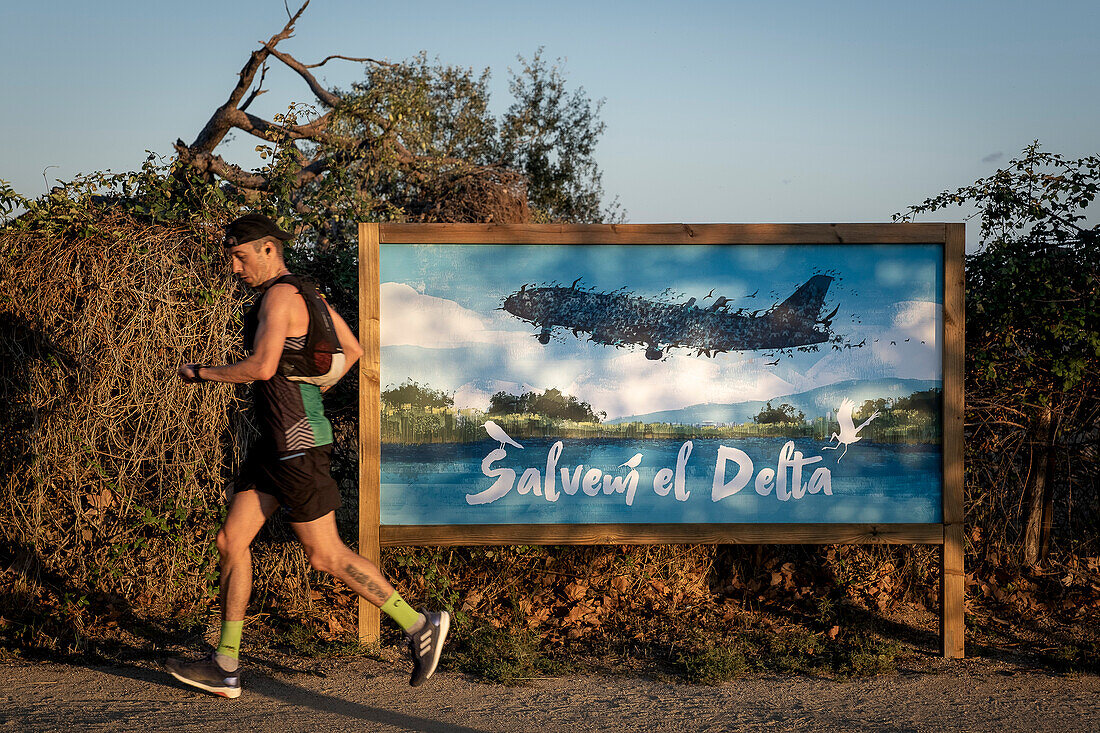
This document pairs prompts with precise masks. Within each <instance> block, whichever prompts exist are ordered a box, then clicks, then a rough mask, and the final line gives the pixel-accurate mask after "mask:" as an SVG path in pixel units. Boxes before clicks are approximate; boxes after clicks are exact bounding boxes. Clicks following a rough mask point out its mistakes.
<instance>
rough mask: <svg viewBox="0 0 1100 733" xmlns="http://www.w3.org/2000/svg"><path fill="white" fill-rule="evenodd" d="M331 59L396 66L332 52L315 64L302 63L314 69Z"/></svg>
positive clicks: (386, 62) (387, 62) (376, 60)
mask: <svg viewBox="0 0 1100 733" xmlns="http://www.w3.org/2000/svg"><path fill="white" fill-rule="evenodd" d="M333 59H343V60H344V61H359V62H363V63H369V64H378V65H379V66H390V67H393V66H397V64H393V63H390V62H389V61H379V60H378V59H372V58H366V57H364V58H353V57H352V56H341V55H339V54H333V55H332V56H328V57H326V58H325V60H324V61H319V62H318V63H316V64H304V66H305V68H307V69H316V68H317V67H318V66H324V65H325V64H327V63H328V62H329V61H332V60H333Z"/></svg>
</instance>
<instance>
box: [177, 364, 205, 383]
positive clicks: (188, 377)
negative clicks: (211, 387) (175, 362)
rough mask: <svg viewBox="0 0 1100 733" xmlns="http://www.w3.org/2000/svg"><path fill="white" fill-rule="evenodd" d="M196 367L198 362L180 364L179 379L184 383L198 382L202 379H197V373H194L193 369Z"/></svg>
mask: <svg viewBox="0 0 1100 733" xmlns="http://www.w3.org/2000/svg"><path fill="white" fill-rule="evenodd" d="M198 368H199V365H198V364H180V368H179V375H180V379H182V380H183V381H184V383H185V384H198V383H199V382H200V381H202V380H200V379H199V375H198V374H196V373H195V370H196V369H198Z"/></svg>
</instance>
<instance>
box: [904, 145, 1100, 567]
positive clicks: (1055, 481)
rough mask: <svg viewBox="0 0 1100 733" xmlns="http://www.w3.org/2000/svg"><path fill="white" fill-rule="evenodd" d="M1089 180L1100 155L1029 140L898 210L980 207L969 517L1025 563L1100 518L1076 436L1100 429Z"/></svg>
mask: <svg viewBox="0 0 1100 733" xmlns="http://www.w3.org/2000/svg"><path fill="white" fill-rule="evenodd" d="M1098 191H1100V156H1095V155H1093V156H1087V157H1083V158H1079V159H1075V160H1071V159H1067V158H1064V157H1063V156H1060V155H1057V154H1053V153H1048V152H1045V151H1043V150H1041V149H1040V147H1039V144H1038V143H1034V144H1032V145H1029V146H1028V147H1027V148H1025V149H1024V151H1023V153H1022V154H1021V155H1020V156H1019V157H1018V158H1016V159H1013V160H1012V161H1010V162H1009V164H1008V165H1007V166H1006V167H1005V168H1003V169H1001V170H998V171H997V172H996V173H994V174H993V175H992V176H990V177H988V178H984V179H981V180H979V181H976V182H975V183H974V184H973V185H970V186H965V187H963V188H959V189H957V190H954V191H945V192H943V193H941V194H939V195H938V196H935V197H932V198H929V199H927V200H926V201H924V202H923V203H922V204H919V205H917V206H913V207H911V208H910V209H909V211H908V212H906V213H905V214H904V215H900V214H899V215H897V217H896V218H902V219H908V218H911V217H913V216H914V215H917V214H922V213H928V212H933V211H938V210H940V209H943V208H946V207H949V206H953V205H962V204H970V205H976V206H977V207H978V210H979V213H980V216H981V226H980V230H979V239H980V244H981V249H980V250H979V251H977V252H976V253H974V254H972V255H969V256H968V257H967V258H966V277H967V283H966V395H967V410H968V415H967V420H966V422H967V426H968V431H967V443H966V446H967V451H968V453H967V464H966V465H967V480H968V483H967V492H968V493H967V506H968V510H969V515H968V524H971V525H978V526H979V527H980V528H981V529H982V530H983V531H982V532H981V537H982V541H983V543H985V545H986V546H985V548H984V552H983V554H985V555H986V556H987V557H990V556H993V557H998V556H1000V555H1001V554H1003V551H1004V550H1005V547H1004V544H1005V543H1007V544H1016V543H1018V545H1019V547H1020V549H1021V552H1022V557H1023V560H1024V562H1025V563H1026V564H1028V565H1034V564H1036V563H1037V562H1038V561H1039V560H1040V559H1041V558H1042V557H1043V556H1044V555H1046V554H1047V551H1048V548H1049V547H1050V546H1052V543H1054V544H1058V541H1059V540H1061V542H1062V543H1064V544H1063V545H1062V547H1063V549H1065V550H1066V551H1068V552H1073V551H1075V549H1076V546H1084V545H1087V544H1088V543H1089V542H1092V541H1094V538H1095V536H1096V532H1097V530H1098V529H1100V519H1098V514H1100V507H1098V506H1097V502H1098V500H1100V497H1097V494H1096V491H1095V486H1096V485H1097V480H1098V477H1100V469H1098V466H1097V456H1096V453H1095V450H1094V449H1093V450H1092V451H1091V452H1090V449H1089V447H1088V446H1089V445H1090V443H1091V442H1092V441H1094V438H1092V437H1090V436H1095V434H1096V431H1097V429H1098V428H1100V229H1098V228H1097V227H1093V228H1091V229H1090V228H1086V221H1087V219H1086V213H1085V209H1086V208H1087V207H1088V206H1089V204H1090V203H1092V201H1093V200H1094V199H1095V198H1096V195H1097V192H1098ZM1080 458H1084V460H1078V459H1080ZM1011 492H1018V494H1017V495H1016V496H1013V495H1012V493H1011ZM1057 497H1060V501H1059V500H1056V498H1057ZM1070 497H1078V499H1077V502H1078V508H1077V510H1076V511H1074V512H1071V511H1070V507H1071V499H1070ZM1017 507H1019V508H1017ZM1056 514H1057V516H1055V515H1056ZM1074 525H1076V526H1074ZM1059 526H1060V527H1061V531H1058V530H1059ZM1006 530H1007V531H1006Z"/></svg>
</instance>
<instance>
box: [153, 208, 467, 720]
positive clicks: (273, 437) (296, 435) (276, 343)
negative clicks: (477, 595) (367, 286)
mask: <svg viewBox="0 0 1100 733" xmlns="http://www.w3.org/2000/svg"><path fill="white" fill-rule="evenodd" d="M291 236H292V235H291V234H290V233H289V232H285V231H283V230H281V229H279V228H278V227H277V226H276V225H275V222H273V221H272V220H271V219H269V218H268V217H266V216H262V215H259V214H247V215H245V216H242V217H240V218H239V219H237V220H235V221H234V222H233V223H231V224H230V225H229V226H228V227H227V228H226V237H225V243H224V244H225V249H226V253H227V254H228V256H229V259H230V261H231V263H232V267H233V273H234V274H235V275H236V276H237V277H238V278H240V279H241V280H242V281H244V282H245V284H247V285H248V286H249V287H252V288H256V289H258V290H259V291H260V295H259V297H258V298H257V300H256V302H255V304H254V305H253V306H252V308H251V310H250V311H249V312H248V314H247V315H246V317H245V327H244V340H245V344H244V345H245V349H246V350H247V351H248V353H249V356H248V357H247V358H246V359H243V360H242V361H238V362H236V363H233V364H226V365H224V366H207V365H204V364H183V365H181V366H180V368H179V376H180V378H182V379H183V381H185V382H187V383H189V384H199V383H202V382H231V383H234V384H241V383H245V382H255V385H254V387H253V399H254V401H255V410H256V418H257V422H258V423H259V426H260V440H259V442H258V444H257V445H256V446H254V447H253V448H252V450H251V451H250V454H249V456H248V458H247V459H246V461H245V464H244V465H243V466H242V467H241V472H240V480H239V481H238V487H237V491H236V493H234V495H233V498H232V499H231V500H230V503H229V514H228V515H227V516H226V519H225V524H224V525H223V526H222V528H221V530H220V531H219V532H218V538H217V546H218V554H219V556H220V560H221V588H220V594H219V600H220V602H221V612H222V627H221V637H220V640H219V642H218V647H217V649H216V650H214V652H212V653H211V654H210V656H209V657H207V658H205V659H201V660H199V661H197V662H191V663H185V662H180V661H177V660H174V659H173V660H169V661H168V662H167V663H166V667H167V669H168V671H169V672H170V673H171V674H172V676H173V677H175V678H176V679H178V680H180V681H181V682H184V683H186V684H189V685H192V686H194V687H198V688H200V689H202V690H206V691H208V692H212V693H214V694H217V695H222V696H224V697H231V698H235V697H239V696H240V694H241V684H240V672H239V665H238V651H239V649H240V644H241V629H242V626H243V625H244V617H245V611H246V610H247V607H248V598H249V596H250V595H251V593H252V555H251V553H250V551H249V547H250V546H251V544H252V540H253V539H255V537H256V535H257V533H259V531H260V528H261V527H263V525H264V522H266V521H267V520H268V519H269V518H270V517H271V515H272V514H274V513H275V510H276V509H278V508H279V506H282V507H284V508H285V509H286V511H287V516H288V518H289V520H290V526H291V527H292V528H293V529H294V532H295V534H297V535H298V540H299V541H300V542H301V543H302V546H303V548H305V552H306V556H307V557H308V558H309V562H310V565H312V566H313V567H314V568H315V569H317V570H321V571H324V572H327V573H329V574H331V575H333V576H335V577H337V578H339V579H340V580H342V581H343V582H344V583H346V584H347V585H348V587H350V588H351V589H352V590H354V591H355V592H356V593H358V594H359V595H361V596H362V597H363V598H366V599H367V600H368V601H370V602H371V603H373V604H374V605H376V606H378V607H379V608H381V609H382V611H383V613H385V614H386V615H387V616H389V617H390V618H392V619H393V620H394V621H395V622H396V623H397V624H398V625H399V626H400V627H401V628H402V629H403V630H404V631H405V633H406V635H407V636H408V643H409V650H410V653H411V654H412V660H413V672H412V678H411V679H410V680H409V684H411V685H413V686H417V685H421V684H423V683H424V682H425V681H426V680H427V679H428V678H429V677H431V676H432V673H433V672H434V671H435V668H436V665H437V664H438V662H439V655H440V652H441V651H442V650H443V642H444V640H445V639H446V637H447V630H448V628H449V627H450V615H449V614H448V613H447V612H446V611H440V612H438V613H422V612H418V611H415V610H413V609H412V608H411V607H410V606H409V605H408V604H407V603H405V601H404V600H403V599H402V598H401V596H400V595H398V593H397V591H395V590H394V588H393V586H392V585H390V583H389V581H387V580H386V578H385V577H384V576H383V575H382V573H381V572H380V571H379V569H378V568H377V566H375V565H374V563H372V562H370V561H369V560H367V559H366V558H364V557H361V556H360V555H357V554H356V553H354V552H352V551H351V550H349V549H348V548H347V546H346V545H344V543H343V542H342V541H341V540H340V536H339V534H338V533H337V530H336V518H335V510H336V508H337V507H339V506H340V492H339V489H338V488H337V485H336V482H335V481H334V480H333V479H332V474H331V471H330V468H329V459H330V457H331V455H332V426H331V424H330V423H329V421H328V419H327V418H326V417H325V414H324V407H323V405H322V403H321V393H322V392H324V391H326V390H327V389H328V388H329V387H331V386H332V385H333V384H335V383H336V381H337V380H339V379H340V378H341V377H343V376H344V374H345V373H347V371H348V370H349V369H351V367H352V365H353V364H355V362H356V361H357V360H358V359H359V357H360V356H361V355H362V353H363V350H362V348H360V346H359V341H358V340H357V339H356V338H355V335H354V334H352V332H351V329H350V328H348V325H347V323H345V322H344V320H343V319H342V318H341V317H340V316H339V314H337V313H336V311H334V310H333V309H332V308H331V307H330V306H329V305H328V303H327V302H325V301H324V300H323V299H321V298H320V297H319V296H318V295H317V293H316V291H315V290H314V289H313V287H312V286H311V285H310V284H309V283H308V282H306V281H304V280H301V279H299V278H298V277H297V276H295V275H292V274H291V273H290V271H289V270H288V269H287V267H286V263H285V262H284V261H283V243H284V242H285V241H287V240H289V239H290V238H291ZM326 334H327V336H328V338H327V339H326ZM334 341H338V343H339V348H336V344H335V343H332V342H334ZM341 351H342V353H339V352H341Z"/></svg>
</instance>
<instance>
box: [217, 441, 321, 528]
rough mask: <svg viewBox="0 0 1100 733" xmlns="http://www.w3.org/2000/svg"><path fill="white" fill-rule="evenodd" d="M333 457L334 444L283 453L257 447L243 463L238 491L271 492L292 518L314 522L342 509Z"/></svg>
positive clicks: (291, 519) (296, 520)
mask: <svg viewBox="0 0 1100 733" xmlns="http://www.w3.org/2000/svg"><path fill="white" fill-rule="evenodd" d="M331 459H332V444H331V443H330V444H328V445H321V446H317V447H316V448H306V449H305V450H296V451H291V452H288V453H284V454H281V455H280V454H279V453H271V452H267V451H262V450H255V449H254V450H253V452H252V453H251V454H250V455H249V457H248V459H247V460H246V461H245V462H244V464H243V465H242V466H241V472H240V478H241V480H240V487H239V488H238V491H259V492H262V493H264V494H271V495H272V496H274V497H275V498H276V499H278V500H279V504H280V505H282V507H283V508H284V509H286V512H287V515H288V517H289V519H290V521H292V522H311V521H313V520H314V519H319V518H320V517H323V516H325V515H326V514H328V513H329V512H331V511H335V510H337V509H339V508H340V487H339V486H337V485H336V482H335V481H334V480H333V478H332V469H331V468H330V463H331Z"/></svg>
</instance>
